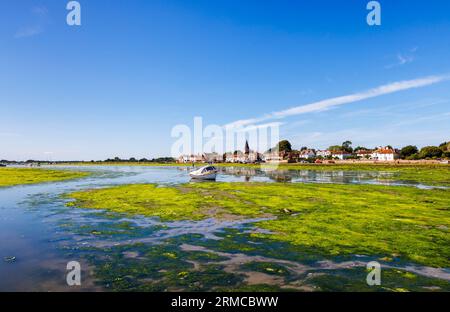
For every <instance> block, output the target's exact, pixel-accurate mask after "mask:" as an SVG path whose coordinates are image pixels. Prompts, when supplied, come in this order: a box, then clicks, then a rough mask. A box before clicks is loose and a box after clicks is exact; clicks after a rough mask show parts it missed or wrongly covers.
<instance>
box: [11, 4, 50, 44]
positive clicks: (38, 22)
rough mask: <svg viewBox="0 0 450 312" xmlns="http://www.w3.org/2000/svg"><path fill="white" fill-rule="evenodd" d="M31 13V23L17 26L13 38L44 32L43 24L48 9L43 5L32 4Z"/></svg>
mask: <svg viewBox="0 0 450 312" xmlns="http://www.w3.org/2000/svg"><path fill="white" fill-rule="evenodd" d="M31 14H32V15H33V20H34V22H33V25H31V26H24V27H21V28H19V29H18V30H17V31H16V33H15V34H14V38H16V39H20V38H27V37H32V36H36V35H39V34H41V33H43V32H44V25H45V24H47V20H48V9H47V7H45V6H34V7H33V8H31Z"/></svg>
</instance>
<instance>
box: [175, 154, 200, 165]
mask: <svg viewBox="0 0 450 312" xmlns="http://www.w3.org/2000/svg"><path fill="white" fill-rule="evenodd" d="M203 161H204V157H203V155H200V154H198V155H181V156H180V157H178V162H179V163H199V162H203Z"/></svg>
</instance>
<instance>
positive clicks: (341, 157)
mask: <svg viewBox="0 0 450 312" xmlns="http://www.w3.org/2000/svg"><path fill="white" fill-rule="evenodd" d="M351 156H352V154H351V153H349V152H346V151H332V152H331V157H333V158H337V159H339V160H344V159H347V158H349V157H351Z"/></svg>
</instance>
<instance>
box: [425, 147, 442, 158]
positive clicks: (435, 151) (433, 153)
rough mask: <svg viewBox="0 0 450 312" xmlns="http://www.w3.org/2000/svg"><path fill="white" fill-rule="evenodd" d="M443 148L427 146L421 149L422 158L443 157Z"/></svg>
mask: <svg viewBox="0 0 450 312" xmlns="http://www.w3.org/2000/svg"><path fill="white" fill-rule="evenodd" d="M441 155H442V150H441V149H440V148H439V147H437V146H425V147H423V148H422V149H421V150H420V153H419V157H420V158H433V157H441Z"/></svg>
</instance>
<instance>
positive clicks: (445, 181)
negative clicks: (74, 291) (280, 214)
mask: <svg viewBox="0 0 450 312" xmlns="http://www.w3.org/2000/svg"><path fill="white" fill-rule="evenodd" d="M59 165H60V166H63V165H65V166H75V167H76V166H155V167H192V164H186V163H141V162H101V163H97V162H96V163H91V162H76V163H64V164H59ZM203 165H205V164H195V166H196V167H200V166H203ZM214 166H216V167H240V168H253V169H262V170H299V171H301V170H317V171H357V170H360V171H383V172H388V173H393V174H392V176H391V177H390V178H386V180H401V181H416V182H419V183H424V184H428V185H433V186H437V185H440V186H450V165H448V164H430V163H420V162H418V163H414V164H410V163H407V164H404V163H390V162H384V163H358V162H342V163H335V164H303V163H294V164H289V163H288V164H285V163H281V164H270V163H262V164H239V163H218V164H214Z"/></svg>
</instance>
